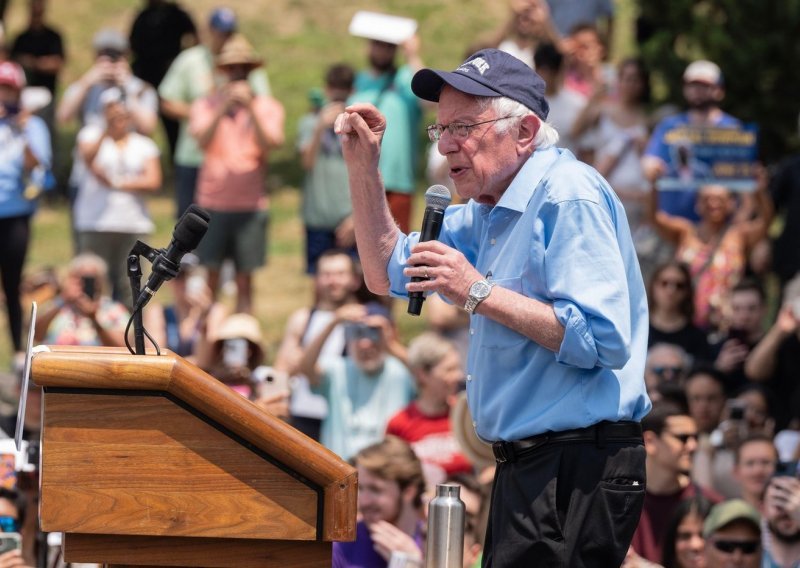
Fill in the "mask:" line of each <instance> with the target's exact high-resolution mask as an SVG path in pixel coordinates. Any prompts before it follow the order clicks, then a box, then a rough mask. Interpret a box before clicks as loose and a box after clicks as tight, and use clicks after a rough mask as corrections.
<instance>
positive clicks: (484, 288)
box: [469, 280, 492, 299]
mask: <svg viewBox="0 0 800 568" xmlns="http://www.w3.org/2000/svg"><path fill="white" fill-rule="evenodd" d="M491 289H492V287H491V286H489V283H488V282H486V281H485V280H478V281H477V282H475V283H474V284H473V285H472V286H470V288H469V295H470V296H474V297H475V298H479V299H480V298H485V297H486V296H488V295H489V291H490V290H491Z"/></svg>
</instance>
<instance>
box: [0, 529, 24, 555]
mask: <svg viewBox="0 0 800 568" xmlns="http://www.w3.org/2000/svg"><path fill="white" fill-rule="evenodd" d="M11 550H22V535H21V534H19V533H15V532H4V533H0V554H3V553H5V552H9V551H11Z"/></svg>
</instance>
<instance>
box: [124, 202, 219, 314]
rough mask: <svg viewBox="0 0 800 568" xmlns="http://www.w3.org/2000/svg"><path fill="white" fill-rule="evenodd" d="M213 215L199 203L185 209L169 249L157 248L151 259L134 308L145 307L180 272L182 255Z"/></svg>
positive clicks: (174, 231) (200, 233) (198, 242)
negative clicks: (142, 287)
mask: <svg viewBox="0 0 800 568" xmlns="http://www.w3.org/2000/svg"><path fill="white" fill-rule="evenodd" d="M210 219H211V217H210V215H209V214H208V211H206V210H205V209H203V208H202V207H198V206H197V205H190V206H189V208H188V209H187V210H186V211H185V212H184V214H183V215H182V216H181V218H180V219H179V220H178V222H177V223H176V224H175V229H174V230H173V231H172V241H170V243H169V246H168V247H167V248H166V249H161V250H160V251H155V252H156V253H157V254H156V255H155V258H154V259H153V261H152V262H153V268H152V272H151V273H150V277H149V278H148V279H147V284H145V287H144V289H143V290H142V291H141V293H140V294H139V297H138V298H137V299H136V302H135V303H134V307H133V311H134V312H136V311H137V310H139V309H141V308H144V306H145V305H146V304H147V302H149V301H150V298H152V297H153V295H154V294H155V293H156V292H157V291H158V289H159V288H160V287H161V285H162V284H163V283H164V282H166V281H167V280H172V279H173V278H175V277H176V276H177V275H178V271H179V270H180V262H181V259H182V258H183V255H185V254H186V253H187V252H191V251H193V250H194V249H195V248H197V245H198V244H200V240H201V239H202V238H203V236H204V235H205V234H206V231H207V230H208V221H209V220H210Z"/></svg>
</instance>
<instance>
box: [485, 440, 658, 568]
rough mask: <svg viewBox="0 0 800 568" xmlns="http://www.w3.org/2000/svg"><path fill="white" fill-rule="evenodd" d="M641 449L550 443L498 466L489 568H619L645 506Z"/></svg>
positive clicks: (622, 443) (609, 443)
mask: <svg viewBox="0 0 800 568" xmlns="http://www.w3.org/2000/svg"><path fill="white" fill-rule="evenodd" d="M644 490H645V450H644V445H643V444H642V443H641V442H635V441H630V440H613V439H607V440H604V441H600V442H594V441H579V442H575V441H571V442H549V443H547V444H545V445H543V446H540V447H538V448H535V449H533V450H531V451H530V452H526V453H524V454H523V455H522V456H520V457H518V459H517V460H516V461H513V462H512V461H509V462H505V463H501V464H498V466H497V472H496V473H495V479H494V487H493V489H492V501H491V509H490V513H489V527H488V529H487V532H486V542H485V545H484V555H483V567H484V568H530V567H534V566H543V567H547V568H556V567H558V568H561V567H563V568H581V567H590V566H591V567H597V568H613V567H618V566H620V565H621V564H622V561H623V560H624V558H625V554H626V553H627V551H628V547H629V546H630V542H631V539H632V538H633V533H634V531H635V530H636V526H637V525H638V523H639V515H640V514H641V511H642V505H643V503H644Z"/></svg>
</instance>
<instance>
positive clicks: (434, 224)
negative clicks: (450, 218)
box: [408, 185, 450, 316]
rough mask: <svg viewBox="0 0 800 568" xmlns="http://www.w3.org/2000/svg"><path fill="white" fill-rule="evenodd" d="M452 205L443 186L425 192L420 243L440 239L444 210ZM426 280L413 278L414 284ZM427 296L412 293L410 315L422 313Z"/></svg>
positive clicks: (409, 295) (447, 191) (409, 299)
mask: <svg viewBox="0 0 800 568" xmlns="http://www.w3.org/2000/svg"><path fill="white" fill-rule="evenodd" d="M448 205H450V190H449V189H447V188H446V187H445V186H443V185H432V186H430V187H429V188H428V191H426V192H425V216H424V217H423V218H422V230H421V231H420V235H419V242H424V241H435V240H436V239H438V238H439V233H440V232H441V231H442V223H443V222H444V210H445V209H447V206H448ZM423 280H425V279H424V278H421V277H419V276H412V277H411V281H412V282H422V281H423ZM424 301H425V295H424V294H423V293H422V292H410V293H409V294H408V313H409V314H411V315H412V316H418V315H419V314H420V312H421V311H422V302H424Z"/></svg>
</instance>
